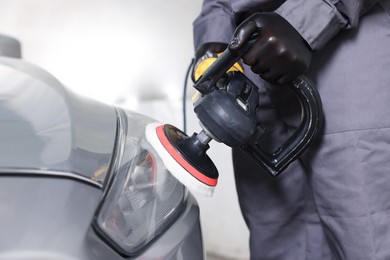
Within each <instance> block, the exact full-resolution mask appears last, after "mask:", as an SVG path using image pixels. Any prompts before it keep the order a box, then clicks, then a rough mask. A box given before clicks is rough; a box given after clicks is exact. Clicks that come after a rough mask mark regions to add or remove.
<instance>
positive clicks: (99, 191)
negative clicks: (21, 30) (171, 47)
mask: <svg viewBox="0 0 390 260" xmlns="http://www.w3.org/2000/svg"><path fill="white" fill-rule="evenodd" d="M0 85H1V87H0V201H1V202H0V230H1V232H0V260H3V259H4V260H5V259H7V260H8V259H14V260H19V259H23V260H27V259H39V260H48V259H51V260H73V259H79V260H81V259H83V260H89V259H91V260H92V259H95V260H100V259H101V260H103V259H105V260H106V259H110V260H117V259H118V260H119V259H150V260H152V259H186V260H199V259H203V258H204V250H203V244H202V234H201V227H200V221H199V207H198V204H197V202H196V200H195V199H194V197H193V196H192V195H191V194H190V193H186V194H187V195H186V197H185V200H184V207H183V209H182V211H181V212H180V214H179V215H178V216H177V217H176V218H175V219H174V221H173V223H171V224H170V225H169V226H168V227H167V228H166V229H165V230H164V232H162V233H161V234H160V235H159V236H158V237H156V238H155V239H153V240H152V241H151V242H150V243H148V245H147V246H146V247H145V248H143V249H142V250H141V251H140V252H137V254H136V255H134V256H131V257H128V256H123V255H121V254H120V253H118V252H117V251H116V250H115V247H113V246H112V245H110V242H109V241H106V240H105V239H104V237H102V236H101V235H99V233H98V232H96V230H95V228H93V223H94V219H95V218H96V214H97V213H98V212H99V210H98V209H99V206H100V205H101V203H102V202H103V201H104V200H103V199H104V196H105V194H106V192H107V190H108V189H114V188H115V187H112V185H109V184H107V182H108V181H107V180H110V179H111V178H106V176H111V177H112V176H113V175H114V174H115V171H113V170H112V169H111V164H113V162H115V158H116V155H117V153H118V150H117V149H118V147H120V145H118V144H117V142H118V139H119V138H118V136H119V133H118V132H119V131H120V125H119V121H120V120H119V117H120V115H125V117H124V118H125V119H126V123H127V125H128V126H129V128H128V129H129V131H134V132H132V133H131V134H130V135H132V134H134V136H144V128H145V125H146V124H147V123H148V122H151V121H152V119H150V118H147V117H145V116H143V115H140V114H138V113H133V112H131V111H127V110H122V109H120V108H115V107H114V106H110V105H106V104H103V103H100V102H97V101H93V100H90V99H88V98H84V97H80V96H78V95H77V94H74V93H71V92H70V91H68V90H67V89H66V88H65V87H64V86H63V85H62V84H61V83H60V82H58V81H57V80H56V79H55V78H54V77H52V76H51V75H50V74H48V73H47V72H45V71H44V70H42V69H40V68H38V67H36V66H34V65H32V64H28V63H26V62H24V61H22V60H16V59H11V58H0ZM91 184H92V185H91ZM105 184H107V185H105Z"/></svg>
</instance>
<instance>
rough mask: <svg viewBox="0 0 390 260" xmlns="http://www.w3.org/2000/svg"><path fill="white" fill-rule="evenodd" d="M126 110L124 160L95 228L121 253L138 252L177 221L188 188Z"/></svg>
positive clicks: (118, 162) (117, 167)
mask: <svg viewBox="0 0 390 260" xmlns="http://www.w3.org/2000/svg"><path fill="white" fill-rule="evenodd" d="M123 114H124V113H123V111H122V112H121V113H120V115H121V116H120V118H121V120H120V128H121V129H122V134H120V138H121V139H122V140H121V141H120V142H119V150H120V151H118V155H117V157H118V159H117V160H116V165H114V166H113V167H112V168H113V174H112V178H111V179H112V180H111V183H110V184H109V189H108V190H107V192H106V194H105V197H104V200H103V203H102V204H101V206H100V208H99V210H98V212H97V216H96V218H95V223H94V224H95V225H94V226H95V228H96V229H97V231H98V233H100V234H101V235H103V236H104V237H105V238H106V239H107V240H108V241H109V243H110V244H111V245H112V246H113V247H114V248H115V249H117V250H118V251H120V253H122V254H125V255H134V254H136V253H137V252H138V251H139V250H141V249H143V248H144V247H145V246H146V245H147V244H148V243H149V242H150V241H151V240H153V239H154V238H155V237H157V236H158V235H159V234H161V233H162V232H163V231H164V229H165V228H167V227H168V226H169V225H170V224H171V223H172V222H173V221H174V220H175V218H176V216H177V215H178V214H179V213H180V211H181V210H182V208H183V205H184V198H185V196H186V189H185V188H184V186H183V185H182V184H181V183H179V182H178V181H177V180H176V178H174V177H173V176H172V175H171V174H170V173H169V171H167V170H166V168H165V166H164V165H163V163H162V161H161V160H160V158H159V157H158V155H157V154H156V153H155V151H154V150H153V148H152V147H151V146H150V145H149V143H148V142H147V141H146V139H145V137H144V135H143V134H139V135H137V134H136V131H132V130H131V129H130V128H134V127H135V128H136V127H140V126H139V125H134V124H132V122H131V121H132V118H131V117H129V115H127V116H126V115H125V116H124V115H123ZM133 119H134V118H133ZM128 126H129V127H128ZM142 129H143V128H142ZM142 133H143V132H142Z"/></svg>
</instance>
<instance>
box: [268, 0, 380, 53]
mask: <svg viewBox="0 0 390 260" xmlns="http://www.w3.org/2000/svg"><path fill="white" fill-rule="evenodd" d="M376 2H378V1H376V0H364V1H363V0H362V1H357V0H287V1H285V2H284V3H283V4H282V5H281V6H280V7H279V8H278V9H276V11H275V12H276V13H278V14H279V15H281V16H282V17H284V18H285V19H286V20H287V21H288V22H289V23H290V24H292V25H293V26H294V28H295V29H296V30H297V31H298V32H299V33H300V34H301V35H302V37H303V38H304V39H305V40H306V42H307V43H308V44H309V45H310V47H311V48H312V50H319V49H321V48H322V47H323V46H324V45H325V44H326V43H327V42H328V41H329V40H330V39H331V38H332V37H333V36H335V35H336V34H337V33H338V32H339V31H340V30H345V29H350V28H354V27H356V26H357V25H358V22H359V17H360V15H361V14H363V13H364V12H366V11H367V10H368V9H369V8H370V7H372V6H373V5H374V4H375V3H376Z"/></svg>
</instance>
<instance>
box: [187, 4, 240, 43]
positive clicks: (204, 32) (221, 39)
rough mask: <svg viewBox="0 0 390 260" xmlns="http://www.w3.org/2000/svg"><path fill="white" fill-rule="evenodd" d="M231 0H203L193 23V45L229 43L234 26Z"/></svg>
mask: <svg viewBox="0 0 390 260" xmlns="http://www.w3.org/2000/svg"><path fill="white" fill-rule="evenodd" d="M230 2H231V0H214V1H213V0H204V2H203V5H202V11H201V13H200V15H199V16H198V17H197V18H196V19H195V21H194V23H193V27H194V28H193V29H194V30H193V33H194V47H195V50H197V49H198V47H199V46H201V45H202V44H204V43H209V42H217V43H229V42H230V40H231V37H232V35H233V32H234V29H235V27H236V25H235V21H234V16H233V11H232V8H231V5H230Z"/></svg>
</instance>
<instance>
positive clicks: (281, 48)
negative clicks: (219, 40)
mask: <svg viewBox="0 0 390 260" xmlns="http://www.w3.org/2000/svg"><path fill="white" fill-rule="evenodd" d="M254 33H258V34H259V38H258V40H257V42H256V43H255V44H254V45H253V46H252V48H251V49H250V50H248V52H247V53H246V54H244V55H243V56H242V60H243V62H244V63H245V64H247V65H249V66H251V69H252V71H253V72H254V73H256V74H259V75H260V76H261V77H262V78H263V79H265V80H267V81H269V82H271V83H276V84H288V83H290V82H291V81H292V80H294V79H295V78H296V77H298V76H299V75H301V74H303V73H304V72H305V71H306V70H307V69H308V67H309V65H310V61H311V54H312V51H311V49H310V47H309V45H308V44H307V43H306V41H305V40H304V39H303V38H302V36H301V35H300V34H299V33H298V32H297V31H296V30H295V28H294V27H293V26H292V25H291V24H290V23H288V22H287V21H286V20H285V19H284V18H283V17H281V16H280V15H278V14H277V13H256V14H254V15H252V16H250V17H249V18H248V19H246V20H245V21H244V22H243V23H242V24H240V25H239V26H238V27H237V29H236V30H235V32H234V34H233V38H232V41H231V43H230V44H229V46H228V48H229V49H230V50H231V51H234V50H238V49H240V48H242V47H243V46H244V44H245V43H246V41H248V40H249V39H250V37H251V36H252V35H253V34H254Z"/></svg>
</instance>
